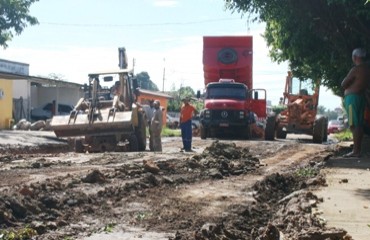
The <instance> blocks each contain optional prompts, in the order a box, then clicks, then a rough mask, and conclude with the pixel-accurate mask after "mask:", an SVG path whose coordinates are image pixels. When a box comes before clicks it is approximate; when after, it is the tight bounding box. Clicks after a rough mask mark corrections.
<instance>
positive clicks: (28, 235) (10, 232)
mask: <svg viewBox="0 0 370 240" xmlns="http://www.w3.org/2000/svg"><path fill="white" fill-rule="evenodd" d="M37 235H38V234H37V232H36V230H34V229H32V228H29V227H25V228H22V229H16V230H15V229H6V230H0V240H26V239H32V237H34V236H37Z"/></svg>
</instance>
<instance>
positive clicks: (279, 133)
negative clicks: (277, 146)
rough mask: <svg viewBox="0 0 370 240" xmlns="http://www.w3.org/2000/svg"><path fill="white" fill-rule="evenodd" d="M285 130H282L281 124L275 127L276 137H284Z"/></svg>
mask: <svg viewBox="0 0 370 240" xmlns="http://www.w3.org/2000/svg"><path fill="white" fill-rule="evenodd" d="M286 135H287V132H286V131H284V129H283V127H282V126H278V127H277V129H276V138H280V139H286Z"/></svg>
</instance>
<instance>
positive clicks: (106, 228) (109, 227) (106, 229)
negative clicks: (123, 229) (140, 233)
mask: <svg viewBox="0 0 370 240" xmlns="http://www.w3.org/2000/svg"><path fill="white" fill-rule="evenodd" d="M115 226H116V224H115V223H109V224H107V225H105V226H104V229H103V231H104V232H105V233H111V232H113V228H114V227H115Z"/></svg>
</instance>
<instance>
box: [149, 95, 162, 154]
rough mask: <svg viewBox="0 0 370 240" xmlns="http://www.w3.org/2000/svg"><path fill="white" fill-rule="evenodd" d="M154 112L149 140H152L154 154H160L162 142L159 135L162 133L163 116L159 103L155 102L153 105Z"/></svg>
mask: <svg viewBox="0 0 370 240" xmlns="http://www.w3.org/2000/svg"><path fill="white" fill-rule="evenodd" d="M153 106H154V112H153V117H152V119H151V122H150V134H151V136H150V139H152V144H153V149H152V151H154V152H162V140H161V133H162V123H163V119H162V118H163V117H162V116H163V115H162V109H161V108H160V102H159V101H158V100H155V101H154V103H153Z"/></svg>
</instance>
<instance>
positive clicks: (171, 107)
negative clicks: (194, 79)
mask: <svg viewBox="0 0 370 240" xmlns="http://www.w3.org/2000/svg"><path fill="white" fill-rule="evenodd" d="M171 95H172V97H173V99H171V100H170V101H169V102H168V105H167V110H168V111H172V112H179V111H180V107H181V105H182V99H183V98H185V97H190V98H192V99H193V101H192V104H193V105H194V106H195V107H196V108H197V109H198V110H200V109H202V108H203V107H204V104H203V101H196V100H195V92H194V90H193V89H192V88H191V87H181V88H180V89H179V90H177V91H173V92H172V93H171Z"/></svg>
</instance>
